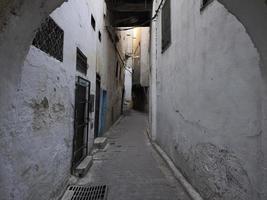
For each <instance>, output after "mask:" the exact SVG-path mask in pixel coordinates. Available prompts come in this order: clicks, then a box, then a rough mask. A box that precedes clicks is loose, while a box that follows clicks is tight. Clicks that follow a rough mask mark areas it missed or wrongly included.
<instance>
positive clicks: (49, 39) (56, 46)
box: [32, 17, 64, 62]
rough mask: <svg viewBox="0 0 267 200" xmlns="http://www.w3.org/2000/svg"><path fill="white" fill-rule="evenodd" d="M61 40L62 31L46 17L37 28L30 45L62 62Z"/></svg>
mask: <svg viewBox="0 0 267 200" xmlns="http://www.w3.org/2000/svg"><path fill="white" fill-rule="evenodd" d="M63 40H64V31H63V30H62V29H61V28H60V27H59V26H58V25H57V24H56V22H55V21H54V20H53V19H52V18H51V17H48V18H47V19H46V20H45V22H44V23H43V24H42V25H41V27H40V28H39V29H38V31H37V33H36V35H35V38H34V40H33V42H32V45H34V46H35V47H37V48H38V49H40V50H42V51H43V52H45V53H47V54H49V55H50V56H52V57H54V58H56V59H57V60H59V61H61V62H62V61H63Z"/></svg>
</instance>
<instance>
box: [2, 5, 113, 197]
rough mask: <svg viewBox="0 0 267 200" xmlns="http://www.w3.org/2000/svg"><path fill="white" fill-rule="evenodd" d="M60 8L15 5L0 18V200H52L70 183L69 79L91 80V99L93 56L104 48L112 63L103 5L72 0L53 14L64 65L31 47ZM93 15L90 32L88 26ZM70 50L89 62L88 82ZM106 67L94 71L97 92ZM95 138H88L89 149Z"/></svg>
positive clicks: (71, 103) (71, 98) (72, 89)
mask: <svg viewBox="0 0 267 200" xmlns="http://www.w3.org/2000/svg"><path fill="white" fill-rule="evenodd" d="M60 3H62V1H53V2H52V1H51V2H50V4H49V1H43V2H39V1H35V2H31V1H21V8H20V9H18V13H19V14H18V15H16V16H13V15H12V16H8V17H7V18H6V19H8V20H7V24H6V25H5V28H4V32H1V34H0V41H1V42H0V64H1V70H2V71H1V73H0V87H1V88H0V91H1V93H0V103H1V104H0V111H1V112H0V138H1V140H0V149H1V151H0V152H1V153H0V193H1V199H15V200H17V199H18V200H23V199H25V200H35V199H40V200H42V199H43V200H46V199H57V197H58V196H59V195H60V194H61V193H62V189H64V187H65V186H66V184H67V182H68V178H69V176H70V167H71V157H72V139H73V133H74V131H73V123H74V122H73V116H74V113H73V112H74V92H75V76H76V75H80V76H83V77H85V78H87V79H88V80H90V81H91V94H94V93H95V74H96V65H97V55H99V53H101V52H98V49H100V48H102V49H106V47H107V46H108V47H109V49H108V51H106V52H104V53H106V54H108V55H110V54H111V55H110V56H111V57H113V56H112V55H115V53H114V49H112V45H111V44H110V41H109V39H108V36H107V33H106V32H104V30H105V29H104V21H103V20H102V19H103V10H104V8H103V6H104V1H101V2H99V3H98V4H96V3H94V2H93V1H90V0H70V1H68V2H67V3H64V4H63V5H61V7H60V8H58V9H56V10H55V11H54V12H53V13H52V14H51V17H52V18H53V19H54V20H55V21H56V23H57V24H58V25H59V26H60V27H61V28H62V29H63V30H64V51H63V62H59V61H58V60H56V59H54V58H53V57H50V56H49V55H47V54H46V53H44V52H42V51H40V50H39V49H37V48H35V47H34V46H30V44H31V41H32V38H33V37H34V32H35V29H36V28H37V27H38V26H39V24H40V22H41V20H42V19H43V18H44V17H46V16H48V13H49V12H50V11H52V10H53V9H54V8H55V7H56V6H57V5H59V4H60ZM43 7H45V9H44V10H42V9H41V8H43ZM91 13H93V15H94V17H95V20H96V31H94V30H93V28H92V27H91V24H90V20H91ZM98 30H101V31H102V40H103V41H102V44H99V42H98ZM21 33H23V34H21ZM99 46H100V47H99ZM76 47H79V48H80V49H81V50H82V52H83V53H84V54H85V55H86V56H87V58H88V66H89V68H88V73H87V76H84V75H82V74H79V73H78V72H76ZM26 54H27V57H26V59H25V56H26ZM107 63H108V60H104V61H103V63H102V64H101V63H100V64H98V65H99V68H100V69H101V70H102V71H103V72H102V73H105V74H106V75H105V76H104V77H103V83H102V84H103V85H102V86H103V87H105V85H107V84H108V81H109V80H107V78H108V76H107V74H109V72H108V71H105V70H104V69H105V67H107V65H108V64H107ZM114 66H115V65H114ZM112 67H113V66H112ZM111 69H112V70H113V69H114V68H111ZM111 78H112V77H111ZM110 93H112V91H110ZM93 116H94V113H92V116H91V118H93ZM93 132H94V131H93V129H91V130H90V132H89V138H90V139H89V148H90V147H92V143H93Z"/></svg>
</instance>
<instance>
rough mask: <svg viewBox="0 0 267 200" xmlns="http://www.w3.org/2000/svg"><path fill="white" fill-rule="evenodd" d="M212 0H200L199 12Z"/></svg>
mask: <svg viewBox="0 0 267 200" xmlns="http://www.w3.org/2000/svg"><path fill="white" fill-rule="evenodd" d="M212 1H213V0H202V4H201V8H200V11H202V10H204V9H205V8H206V7H207V6H208V5H209V4H210V3H211V2H212Z"/></svg>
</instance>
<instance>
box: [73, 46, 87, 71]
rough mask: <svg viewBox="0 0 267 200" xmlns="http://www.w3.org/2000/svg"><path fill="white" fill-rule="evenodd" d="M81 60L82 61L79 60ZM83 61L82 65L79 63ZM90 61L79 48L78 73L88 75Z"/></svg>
mask: <svg viewBox="0 0 267 200" xmlns="http://www.w3.org/2000/svg"><path fill="white" fill-rule="evenodd" d="M79 59H80V60H79ZM79 61H81V63H80V62H79ZM87 62H88V59H87V57H86V56H85V55H84V53H83V52H82V51H81V50H80V49H79V48H78V47H77V50H76V71H78V72H80V73H82V74H84V75H87V70H88V64H87ZM79 64H84V66H86V67H84V66H82V65H79Z"/></svg>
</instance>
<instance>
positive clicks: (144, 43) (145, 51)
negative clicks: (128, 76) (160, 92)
mask: <svg viewBox="0 0 267 200" xmlns="http://www.w3.org/2000/svg"><path fill="white" fill-rule="evenodd" d="M149 38H150V28H149V27H144V28H142V29H141V55H140V56H141V57H140V65H141V69H140V76H141V77H140V83H141V85H142V86H143V87H149V53H150V52H149V47H150V39H149Z"/></svg>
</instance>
